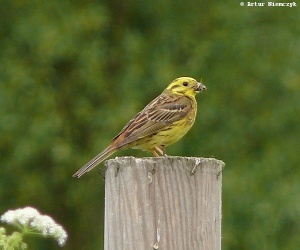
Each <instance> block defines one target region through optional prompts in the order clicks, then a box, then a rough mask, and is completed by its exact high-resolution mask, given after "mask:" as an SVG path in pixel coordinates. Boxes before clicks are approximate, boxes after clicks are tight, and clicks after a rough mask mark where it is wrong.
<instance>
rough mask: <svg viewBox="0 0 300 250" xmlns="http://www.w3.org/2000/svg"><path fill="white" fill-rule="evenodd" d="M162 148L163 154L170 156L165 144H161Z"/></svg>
mask: <svg viewBox="0 0 300 250" xmlns="http://www.w3.org/2000/svg"><path fill="white" fill-rule="evenodd" d="M161 150H162V152H163V153H162V155H163V156H168V155H167V154H166V146H165V145H161Z"/></svg>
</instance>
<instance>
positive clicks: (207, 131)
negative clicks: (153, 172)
mask: <svg viewBox="0 0 300 250" xmlns="http://www.w3.org/2000/svg"><path fill="white" fill-rule="evenodd" d="M299 23H300V11H299V7H295V8H288V7H246V6H244V7H241V6H240V4H239V3H238V2H236V1H233V0H230V1H226V2H222V1H220V0H218V1H215V2H211V3H210V2H209V3H208V2H204V1H196V0H193V1H192V0H187V1H156V0H154V1H119V0H113V1H92V0H91V1H61V0H60V1H59V0H53V1H36V0H31V1H24V0H12V1H1V2H0V24H1V25H0V54H1V57H0V138H1V140H0V157H1V158H0V163H1V175H0V213H1V214H2V213H3V212H4V211H6V210H7V209H10V208H17V207H23V206H27V205H29V206H34V207H37V208H38V209H39V210H40V211H43V212H44V213H47V214H50V215H51V216H52V217H53V218H55V220H57V221H58V222H59V223H61V224H62V225H64V226H65V228H66V230H67V231H68V233H69V236H70V237H69V240H68V242H67V245H66V247H65V249H100V248H101V247H102V245H103V224H104V222H103V208H104V182H103V180H102V179H101V177H100V176H98V175H97V171H95V170H94V171H93V172H91V173H89V174H87V175H86V176H84V177H83V178H81V179H80V180H77V179H74V178H71V175H72V174H73V173H74V172H75V171H76V170H77V169H78V168H79V167H81V166H82V165H83V164H84V163H86V162H87V161H88V160H89V159H91V158H92V157H93V156H94V155H95V154H96V153H98V152H99V151H100V150H102V149H103V148H104V147H105V146H106V145H107V144H108V143H109V140H110V139H111V138H112V137H113V136H114V135H116V134H117V133H118V132H119V130H120V129H121V128H122V127H123V125H125V123H126V122H127V121H128V120H129V119H130V118H132V116H133V115H134V114H135V113H136V112H138V111H140V109H142V108H143V107H144V106H145V105H146V104H147V103H148V102H149V101H151V100H152V99H153V98H154V97H156V96H157V95H158V94H160V92H161V91H162V90H163V89H164V88H165V87H166V86H167V84H169V83H170V82H171V81H172V80H173V79H175V78H176V77H178V76H192V77H195V78H196V79H198V80H201V79H202V80H203V82H204V83H205V85H206V86H207V88H208V89H207V91H206V92H204V93H203V94H201V95H199V96H198V103H199V110H198V117H197V121H196V123H195V125H194V127H193V129H192V130H191V131H190V132H189V134H188V135H187V136H185V138H184V139H183V140H182V141H181V142H179V143H177V144H175V145H174V146H172V147H170V148H169V150H168V152H169V154H171V155H188V156H206V157H211V156H214V157H216V158H218V159H221V160H223V161H224V162H225V163H226V168H225V170H224V172H223V222H222V223H223V228H222V230H223V238H222V242H223V243H222V244H223V249H225V250H226V249H273V250H276V249H299V248H300V238H299V234H300V220H299V218H300V181H299V176H300V168H299V165H300V164H299V163H300V159H299V149H300V143H299V141H300V140H299V138H300V123H299V117H300V116H299V115H300V64H299V58H300V28H299ZM118 155H134V156H139V157H140V156H149V154H147V153H145V152H139V151H134V150H127V151H124V152H120V153H118ZM29 245H30V246H33V245H34V246H35V248H33V249H46V250H47V249H59V247H57V246H56V245H55V243H53V242H50V241H49V242H48V241H46V243H45V241H43V240H41V241H37V242H36V241H34V242H30V243H29ZM78 246H80V247H78ZM99 247H100V248H99Z"/></svg>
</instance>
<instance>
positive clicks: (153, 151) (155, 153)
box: [151, 149, 160, 157]
mask: <svg viewBox="0 0 300 250" xmlns="http://www.w3.org/2000/svg"><path fill="white" fill-rule="evenodd" d="M151 152H152V154H153V155H154V156H155V157H159V156H160V155H159V154H158V153H157V152H156V151H155V150H154V149H153V150H152V151H151Z"/></svg>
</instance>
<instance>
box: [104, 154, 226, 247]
mask: <svg viewBox="0 0 300 250" xmlns="http://www.w3.org/2000/svg"><path fill="white" fill-rule="evenodd" d="M106 164H107V171H106V174H105V236H104V238H105V240H104V241H105V242H104V248H105V250H127V249H128V250H135V249H136V250H147V249H149V250H150V249H163V250H201V249H204V250H210V249H211V250H219V249H221V188H222V174H221V173H220V171H221V170H222V169H223V167H224V163H223V162H222V161H219V160H216V159H213V158H194V157H158V158H142V159H137V158H133V157H121V158H116V159H113V160H109V161H107V163H106ZM191 172H193V174H192V173H191Z"/></svg>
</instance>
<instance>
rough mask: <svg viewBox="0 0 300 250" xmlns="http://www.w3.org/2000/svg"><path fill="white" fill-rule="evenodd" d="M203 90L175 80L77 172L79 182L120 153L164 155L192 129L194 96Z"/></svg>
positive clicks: (184, 79)
mask: <svg viewBox="0 0 300 250" xmlns="http://www.w3.org/2000/svg"><path fill="white" fill-rule="evenodd" d="M205 89H206V87H205V86H204V85H203V84H202V83H199V82H197V81H196V80H195V79H193V78H190V77H180V78H177V79H175V80H174V81H173V82H172V83H171V84H170V85H169V86H168V87H167V88H166V89H165V90H164V91H163V92H162V94H161V95H159V96H158V97H156V98H155V99H154V100H153V101H152V102H150V103H149V104H148V105H147V106H146V107H145V108H144V109H143V110H142V111H141V112H139V113H138V114H137V115H136V116H135V117H133V118H132V119H131V120H130V121H129V122H128V123H127V124H126V126H125V127H124V128H123V129H122V130H121V132H120V133H119V134H118V135H117V136H116V137H115V138H113V139H112V143H111V144H110V145H109V146H108V147H107V148H106V149H104V150H103V151H102V152H101V153H100V154H98V155H97V156H95V157H94V158H93V159H92V160H91V161H89V162H88V163H87V164H86V165H84V166H83V167H82V168H81V169H79V170H78V171H77V172H76V173H75V174H74V175H73V177H77V178H79V177H80V176H82V175H83V174H85V173H86V172H88V171H90V170H91V169H92V168H94V167H96V166H97V165H98V164H99V163H101V162H102V161H104V160H105V159H106V158H107V157H109V156H110V155H111V154H113V153H114V152H116V151H117V150H120V149H125V148H136V149H142V150H146V151H150V152H152V153H153V154H154V155H155V156H159V155H166V154H165V147H167V146H169V145H171V144H173V143H174V142H176V141H178V140H179V139H181V137H183V136H184V135H185V134H186V133H187V132H188V131H189V129H190V128H191V127H192V126H193V123H194V121H195V118H196V113H197V102H196V99H195V95H196V93H199V92H200V91H203V90H205Z"/></svg>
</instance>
